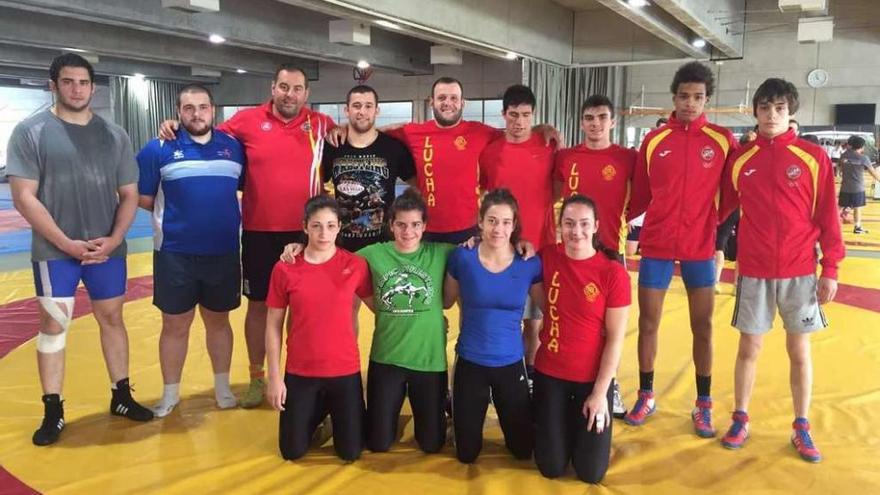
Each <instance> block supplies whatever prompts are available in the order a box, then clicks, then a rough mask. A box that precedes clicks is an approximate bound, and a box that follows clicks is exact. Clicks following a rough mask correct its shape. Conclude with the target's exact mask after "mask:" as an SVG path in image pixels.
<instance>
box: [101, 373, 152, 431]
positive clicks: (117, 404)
mask: <svg viewBox="0 0 880 495" xmlns="http://www.w3.org/2000/svg"><path fill="white" fill-rule="evenodd" d="M111 392H112V393H113V399H111V400H110V414H113V415H116V416H125V417H126V418H128V419H130V420H132V421H149V420H151V419H153V411H151V410H149V409H147V408H146V407H144V406H142V405H140V404H138V403H137V402H136V401H135V400H134V399H133V398H132V396H131V387H130V386H129V385H128V378H123V379H122V380H119V381H118V382H116V390H111Z"/></svg>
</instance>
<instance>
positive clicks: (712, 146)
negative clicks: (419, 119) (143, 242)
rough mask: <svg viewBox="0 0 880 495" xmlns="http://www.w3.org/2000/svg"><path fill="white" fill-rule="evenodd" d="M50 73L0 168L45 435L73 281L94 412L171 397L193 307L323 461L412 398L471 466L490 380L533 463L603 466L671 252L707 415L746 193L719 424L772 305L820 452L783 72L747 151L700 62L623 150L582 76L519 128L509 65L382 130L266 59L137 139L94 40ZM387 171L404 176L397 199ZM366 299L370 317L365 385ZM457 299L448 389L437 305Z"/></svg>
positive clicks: (525, 98) (744, 401)
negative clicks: (23, 251) (577, 134)
mask: <svg viewBox="0 0 880 495" xmlns="http://www.w3.org/2000/svg"><path fill="white" fill-rule="evenodd" d="M50 79H51V82H50V88H51V90H52V91H53V93H54V94H55V95H56V101H55V105H54V106H53V107H51V108H50V109H48V110H46V111H44V112H40V113H38V114H37V115H35V116H33V117H31V118H29V119H27V120H25V121H23V122H22V123H21V124H19V125H18V126H17V127H16V129H15V131H14V132H13V135H12V138H11V140H10V146H9V160H8V162H9V163H8V168H7V174H8V175H9V177H10V183H11V186H12V192H13V199H14V203H15V207H16V208H17V209H18V211H19V212H20V213H21V214H22V216H23V217H24V218H25V219H26V220H27V221H28V222H29V223H30V224H31V226H32V228H33V249H32V256H33V271H34V282H35V285H36V291H37V296H38V301H39V308H40V327H39V332H38V334H37V339H36V345H37V361H38V365H39V372H40V380H41V384H42V388H43V393H44V395H43V403H44V407H45V412H44V418H43V422H42V424H41V425H40V427H39V429H37V431H36V432H35V433H34V436H33V442H34V444H36V445H49V444H52V443H54V442H56V441H57V440H58V439H59V436H60V434H61V432H62V430H63V428H64V414H63V398H62V395H61V394H62V381H63V372H64V349H65V345H66V333H67V330H68V327H69V325H70V321H71V318H72V313H73V296H74V292H75V289H76V287H77V285H78V284H79V282H80V280H82V282H83V283H84V285H85V287H86V290H87V291H88V294H89V298H90V299H91V302H92V306H93V309H94V313H95V317H96V319H97V321H98V324H99V326H100V331H101V344H102V348H103V351H104V357H105V361H106V363H107V368H108V372H109V374H110V379H111V389H112V400H111V404H110V410H111V413H112V414H116V415H121V416H125V417H127V418H129V419H132V420H135V421H148V420H151V419H153V418H154V417H162V416H166V415H168V414H170V413H171V412H172V411H173V409H174V407H175V406H176V405H177V404H178V402H179V400H180V380H181V374H182V369H183V365H184V361H185V358H186V354H187V343H188V339H189V329H190V326H191V324H192V322H193V319H194V316H195V309H196V307H198V309H199V313H200V314H201V317H202V319H203V321H204V323H205V328H206V332H207V335H206V342H207V348H208V353H209V355H210V358H211V363H212V367H213V372H214V380H215V396H216V402H217V406H218V407H219V408H221V409H225V408H230V407H234V406H236V404H238V405H240V406H242V407H245V408H252V407H257V406H259V405H260V404H262V403H263V402H264V401H265V400H266V399H268V402H269V404H271V406H272V407H274V408H275V409H277V410H279V411H280V422H279V448H280V451H281V454H282V456H283V457H284V458H285V459H296V458H299V457H301V456H302V455H304V454H305V453H306V451H307V450H308V448H309V445H310V441H311V439H312V436H313V434H314V432H315V430H316V429H318V428H319V425H320V424H321V423H322V422H323V421H325V419H326V417H327V416H328V414H329V418H330V422H331V423H332V435H333V445H334V448H335V450H336V453H337V454H338V455H339V457H341V458H342V459H345V460H347V461H353V460H355V459H357V458H358V457H359V456H360V454H361V451H362V449H363V448H364V446H366V447H367V448H368V449H370V450H371V451H375V452H382V451H387V450H388V449H389V448H390V447H391V445H392V444H393V442H394V440H395V438H396V435H397V431H398V418H399V414H400V409H401V406H402V404H403V401H404V399H405V398H406V397H408V398H409V401H410V405H411V406H412V411H413V422H414V427H415V438H416V441H417V443H418V445H419V447H420V448H421V449H422V450H423V451H425V452H427V453H434V452H438V451H440V450H441V449H442V447H443V445H444V444H445V443H446V431H447V422H448V421H449V418H448V417H447V416H448V415H451V421H452V426H453V431H454V443H455V451H456V456H457V457H458V459H459V460H460V461H462V462H465V463H470V462H474V461H475V460H476V458H477V456H478V455H479V452H480V449H481V446H482V432H483V423H484V419H485V415H486V411H487V407H488V404H489V403H490V402H491V403H493V404H494V406H495V409H496V411H497V413H498V418H499V423H500V426H501V429H502V431H503V433H504V438H505V444H506V446H507V448H508V449H509V450H510V452H511V453H512V454H513V456H514V457H516V458H518V459H528V458H531V457H532V456H534V459H535V462H536V464H537V466H538V468H539V470H540V472H541V473H542V474H543V475H545V476H547V477H557V476H560V475H562V474H563V473H564V471H565V469H566V467H567V465H568V464H569V463H571V464H572V465H573V466H574V469H575V472H576V474H577V476H578V478H580V479H582V480H584V481H586V482H589V483H597V482H599V481H600V480H601V479H602V478H603V476H604V474H605V472H606V471H607V468H608V462H609V456H610V449H611V433H612V421H611V418H612V415H618V416H621V417H623V420H624V421H625V422H626V423H627V424H629V425H634V426H638V425H642V424H643V423H645V422H646V421H647V419H648V417H650V416H651V415H652V414H654V413H655V411H656V409H657V404H656V399H655V393H654V384H653V381H654V361H655V358H656V355H657V348H658V330H659V326H660V320H661V315H662V313H663V302H664V298H665V295H666V292H667V289H668V287H669V284H670V281H671V278H672V275H673V271H674V267H675V264H676V263H677V264H678V265H679V266H680V272H681V276H682V279H683V281H684V284H685V287H686V292H687V298H688V306H689V316H690V326H691V331H692V334H693V360H694V365H695V371H696V374H695V381H696V400H695V407H694V409H693V410H692V414H691V418H692V422H693V427H694V431H695V433H696V434H697V435H698V436H700V437H704V438H708V437H714V436H716V430H715V427H714V423H713V418H712V408H713V401H712V395H711V375H712V359H713V354H712V314H713V306H714V297H715V290H714V288H715V285H716V260H715V237H716V229H717V228H718V226H719V223H721V221H723V220H724V219H726V218H728V216H729V215H730V214H731V213H732V212H734V211H735V210H739V211H740V212H741V219H740V224H739V228H738V243H739V246H738V269H739V276H738V278H737V291H736V298H737V299H736V308H735V311H734V315H733V325H734V327H736V328H737V329H738V330H739V331H740V343H739V350H738V353H737V356H736V371H735V376H734V380H735V398H734V399H735V412H734V413H733V417H732V422H731V425H730V428H729V429H728V431H727V432H726V433H725V434H724V436H723V438H722V440H721V443H722V445H723V446H725V447H727V448H731V449H737V448H740V447H742V446H743V444H744V443H745V442H746V440H747V438H748V436H749V428H750V422H749V416H748V407H749V401H750V398H751V393H752V388H753V385H754V382H755V378H756V362H757V357H758V354H759V352H760V349H761V344H762V339H763V336H764V334H766V332H768V331H769V330H770V328H771V327H772V323H773V318H774V316H775V313H776V311H777V310H778V311H779V313H780V314H781V316H782V320H783V323H784V328H785V330H786V344H787V345H786V348H787V351H788V355H789V358H790V362H791V392H792V397H793V403H794V416H795V420H794V423H793V430H792V435H791V442H792V444H793V445H794V447H795V449H796V450H797V452H798V453H799V454H800V456H801V457H802V458H803V459H805V460H807V461H811V462H817V461H819V460H820V459H821V455H820V453H819V450H818V449H817V448H816V446H815V445H814V443H813V441H812V437H811V433H810V424H809V422H808V420H807V416H808V410H809V405H810V399H811V384H812V364H811V358H810V340H809V334H810V333H811V332H813V331H816V330H819V329H821V328H823V327H825V326H826V325H827V322H826V320H825V317H824V314H823V312H822V310H821V308H820V304H824V303H826V302H828V301H831V300H832V299H833V298H834V295H835V293H836V288H837V283H836V277H837V266H838V263H839V262H840V261H841V260H842V259H843V256H844V248H843V243H842V240H841V227H840V217H839V215H838V210H837V199H836V195H835V192H834V182H833V172H832V167H831V164H830V161H829V159H828V157H827V155H826V154H825V152H824V150H822V148H821V147H819V146H817V145H814V144H812V143H810V142H807V141H805V140H802V139H799V138H798V137H797V135H796V133H795V132H794V131H793V130H790V129H789V126H788V122H789V118H790V115H794V113H795V112H796V111H797V108H798V94H797V90H796V88H795V87H794V86H793V85H792V84H791V83H789V82H786V81H784V80H782V79H776V78H771V79H767V80H766V81H765V82H764V83H763V84H762V85H761V86H760V87H759V88H758V89H757V90H756V92H755V95H754V100H753V110H754V115H755V117H756V119H757V123H758V125H757V127H758V136H757V139H756V140H755V141H753V142H751V143H749V144H745V145H743V146H741V147H740V146H739V145H738V143H737V142H736V141H735V139H734V137H733V135H732V134H731V133H730V131H728V130H727V129H725V128H723V127H720V126H717V125H715V124H712V123H710V122H708V120H707V119H706V116H705V113H704V111H703V110H704V106H705V105H706V103H707V102H708V101H709V99H710V98H711V97H712V94H713V91H714V78H713V75H712V72H711V70H710V69H709V68H708V67H706V66H705V65H703V64H700V63H698V62H691V63H688V64H685V65H683V66H681V67H680V68H679V70H678V71H677V72H676V74H675V76H674V79H673V81H672V84H671V88H670V89H671V93H672V101H673V105H674V112H673V113H672V115H671V116H670V117H669V119H668V122H666V123H665V124H664V125H662V126H660V127H658V128H657V129H654V130H653V131H651V132H650V133H649V134H648V135H647V136H646V137H645V139H644V140H643V142H642V145H641V148H640V150H638V152H637V151H635V150H628V149H625V148H622V147H620V146H618V145H615V144H613V143H612V142H611V129H612V128H613V127H614V125H615V108H614V105H613V104H612V102H611V101H610V100H609V99H608V98H607V97H605V96H602V95H593V96H590V97H589V98H587V99H586V101H585V102H584V104H583V105H582V107H581V111H580V115H579V118H580V122H581V128H582V130H583V131H584V137H585V139H584V141H583V142H582V143H580V144H578V145H576V146H574V147H571V148H568V149H562V150H557V145H558V142H559V139H558V136H557V134H556V132H555V130H554V129H553V128H552V127H550V126H546V125H539V126H535V125H533V115H534V112H535V109H536V100H535V96H534V94H533V93H532V91H531V90H530V89H529V88H528V87H526V86H523V85H515V86H512V87H510V88H508V89H507V91H506V92H505V93H504V96H503V100H502V103H503V117H504V120H505V129H503V130H498V129H493V128H491V127H488V126H486V125H484V124H482V123H479V122H472V121H465V120H462V109H463V107H464V104H465V101H464V97H463V93H462V91H463V88H462V85H461V83H460V82H459V81H457V80H455V79H453V78H448V77H441V78H439V79H438V80H437V81H436V82H435V83H434V84H433V87H432V90H431V98H430V103H431V108H432V111H433V117H434V119H433V120H430V121H427V122H424V123H419V124H405V125H402V126H391V127H389V128H384V129H377V128H376V126H375V120H376V116H377V115H378V113H379V98H378V94H377V93H376V91H375V90H374V89H373V88H371V87H369V86H365V85H359V86H355V87H354V88H352V89H351V90H350V91H349V93H348V95H347V98H346V105H345V114H346V117H347V118H348V121H347V123H345V124H344V125H337V124H336V123H334V122H333V120H332V119H331V118H330V117H328V116H326V115H323V114H321V113H318V112H315V111H312V110H311V109H310V108H309V107H308V96H309V82H308V78H307V75H306V74H305V73H304V72H303V70H302V69H300V68H297V67H294V66H288V65H282V66H280V67H279V68H278V70H277V72H276V74H275V77H274V78H273V81H272V85H271V99H270V100H269V101H267V102H266V103H265V104H263V105H260V106H258V107H255V108H251V109H246V110H241V111H239V112H238V113H236V114H235V115H234V116H233V117H232V118H231V119H229V120H228V121H226V122H224V123H223V124H221V125H219V126H217V127H214V126H213V121H214V105H213V99H212V96H211V92H210V90H209V89H208V88H206V87H204V86H201V85H197V84H195V85H187V86H185V87H184V88H183V89H181V91H180V92H179V95H178V101H177V103H178V119H177V120H174V121H166V122H164V123H163V124H162V126H161V129H160V132H159V136H160V138H158V139H155V140H153V141H151V142H149V143H148V144H147V145H146V146H145V147H144V148H143V149H142V150H141V151H140V152H139V153H138V154H137V155H136V156H135V154H134V153H133V150H132V149H131V143H130V141H129V139H128V136H127V135H126V134H125V132H124V131H123V130H122V129H121V128H119V127H118V126H116V125H114V124H112V123H110V122H107V121H106V120H104V119H102V118H101V117H100V116H98V115H96V114H94V113H92V111H91V110H90V107H89V101H90V98H91V96H92V94H93V93H94V90H95V85H94V72H93V69H92V67H91V66H90V65H89V63H88V62H87V61H86V60H84V59H83V58H82V57H80V56H78V55H76V54H65V55H62V56H60V57H58V58H57V59H56V60H55V61H54V62H53V64H52V67H51V68H50ZM398 179H400V180H402V181H404V182H406V183H408V184H409V185H410V186H412V187H410V188H408V189H407V190H406V191H405V192H404V193H403V194H402V195H400V196H398V197H396V198H395V183H396V182H397V180H398ZM331 183H332V188H331V189H332V191H333V195H332V196H331V195H329V194H327V193H325V192H324V189H325V184H331ZM238 191H242V197H241V208H240V209H239V202H238ZM559 200H562V203H561V208H558V210H556V211H558V213H555V210H554V207H553V205H554V203H557V202H558V201H559ZM138 206H140V207H142V208H145V209H147V210H150V211H151V212H152V219H153V225H154V231H155V235H154V253H153V276H154V295H153V303H154V304H155V305H156V306H157V307H158V308H159V309H160V310H161V312H162V330H161V335H160V342H159V359H160V363H161V370H162V377H163V383H164V389H163V394H162V398H161V400H160V401H159V403H158V404H156V405H155V406H154V407H152V408H146V407H143V406H142V405H140V404H139V403H138V402H136V401H135V400H134V399H133V398H132V396H131V393H130V386H129V383H128V340H127V334H126V330H125V326H124V323H123V319H122V302H123V297H124V294H125V290H126V265H125V254H126V250H125V240H124V237H125V233H126V231H127V230H128V228H129V226H130V225H131V222H132V220H133V218H134V215H135V210H136V208H137V207H138ZM642 215H644V221H643V225H642V227H641V229H640V230H641V232H640V236H639V241H640V249H641V254H642V257H641V259H640V261H639V266H638V270H639V279H638V304H639V322H638V328H639V335H638V363H639V390H638V394H637V400H636V402H635V404H634V405H633V407H632V408H631V409H630V410H629V411H628V412H627V411H626V409H625V408H624V406H623V402H622V400H620V392H619V387H618V385H617V383H616V380H615V375H616V371H617V368H618V365H619V361H620V355H621V350H622V346H623V337H624V332H625V329H626V326H627V319H628V312H629V306H630V302H631V301H630V298H631V296H630V294H631V291H630V280H629V276H628V275H627V272H626V268H625V265H624V257H623V255H622V253H621V251H622V243H621V232H622V231H623V228H624V219H625V218H626V219H628V220H632V219H636V218H638V217H640V216H642ZM817 244H818V246H819V248H820V249H821V260H820V259H819V254H818V253H817V249H816V247H817ZM239 248H240V249H239ZM279 257H280V258H281V260H280V261H279ZM239 260H240V263H239ZM817 263H818V264H819V265H821V268H822V269H821V273H820V275H819V276H817V275H816V266H817ZM242 292H243V293H244V295H245V296H246V298H247V300H248V302H247V312H246V317H245V336H246V344H247V351H248V358H249V362H250V378H251V379H250V384H249V386H248V389H247V390H246V391H245V392H244V394H243V396H242V397H240V398H236V397H235V395H234V394H233V393H232V391H231V389H230V380H229V369H230V363H231V357H232V341H233V334H232V329H231V326H230V322H229V312H230V311H231V310H234V309H236V308H237V307H238V306H239V305H240V301H241V293H242ZM361 302H362V303H363V304H364V305H366V306H367V307H368V308H369V309H370V310H372V312H373V313H374V314H375V330H374V333H373V342H372V347H371V351H370V359H369V368H368V370H367V384H366V388H367V390H366V403H365V401H364V392H363V385H362V381H361V370H360V357H359V356H360V355H359V350H358V345H357V331H358V323H357V315H358V312H359V308H360V303H361ZM456 303H457V304H458V306H459V308H460V314H461V321H460V334H459V338H458V342H457V344H456V348H455V351H456V361H455V364H454V369H453V377H452V386H451V401H450V400H449V396H450V392H449V388H450V387H449V382H448V376H447V369H448V364H447V357H446V355H447V354H446V341H447V339H446V333H447V327H448V325H447V322H446V320H445V319H444V317H443V310H444V309H445V308H450V307H451V306H452V305H454V304H456ZM288 315H289V320H288V321H289V323H288V331H287V339H286V356H285V364H284V368H283V370H282V368H281V367H280V362H281V357H282V338H283V334H284V332H283V326H284V322H285V319H286V318H287V316H288ZM267 358H268V359H267ZM266 362H267V363H268V370H265V368H264V363H266ZM266 371H268V376H267V373H266ZM449 402H451V411H448V409H449Z"/></svg>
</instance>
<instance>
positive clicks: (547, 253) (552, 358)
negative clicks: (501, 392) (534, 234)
mask: <svg viewBox="0 0 880 495" xmlns="http://www.w3.org/2000/svg"><path fill="white" fill-rule="evenodd" d="M540 255H541V262H542V263H543V269H544V294H545V309H544V325H543V327H542V328H541V334H540V338H541V347H539V348H538V354H537V356H536V357H535V369H537V370H538V371H540V372H541V373H543V374H545V375H548V376H552V377H554V378H559V379H561V380H569V381H573V382H580V383H587V382H593V381H595V380H596V376H597V375H598V374H599V364H600V363H601V362H602V351H603V350H604V349H605V334H606V333H605V310H606V309H608V308H620V307H625V306H629V305H630V299H631V295H630V280H629V275H628V274H627V273H626V269H625V268H624V267H623V265H622V264H620V263H618V262H617V261H614V260H611V259H609V258H608V257H607V256H605V255H604V254H602V253H599V252H597V253H596V254H595V255H594V256H592V257H590V258H588V259H585V260H574V259H571V258H569V257H568V256H567V255H566V254H565V248H564V247H563V245H562V244H556V245H554V246H548V247H546V248H544V249H543V250H541V252H540Z"/></svg>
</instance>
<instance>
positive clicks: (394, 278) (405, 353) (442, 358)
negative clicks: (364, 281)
mask: <svg viewBox="0 0 880 495" xmlns="http://www.w3.org/2000/svg"><path fill="white" fill-rule="evenodd" d="M453 249H455V246H453V245H451V244H439V243H430V242H427V243H422V245H421V247H419V249H418V250H417V251H416V252H414V253H409V254H403V253H399V252H398V251H397V250H396V249H395V248H394V243H393V242H383V243H379V244H373V245H371V246H367V247H365V248H363V249H361V250H360V251H358V253H357V254H359V255H360V256H363V257H364V258H366V260H367V263H368V264H369V265H370V273H371V275H372V278H373V299H374V301H375V305H376V330H375V332H373V348H372V351H371V352H370V360H371V361H376V362H378V363H382V364H391V365H394V366H400V367H403V368H407V369H411V370H416V371H446V328H445V326H444V323H443V277H444V275H445V273H446V259H447V258H448V257H449V253H451V252H452V250H453Z"/></svg>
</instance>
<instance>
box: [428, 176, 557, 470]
mask: <svg viewBox="0 0 880 495" xmlns="http://www.w3.org/2000/svg"><path fill="white" fill-rule="evenodd" d="M479 227H480V231H481V237H482V240H481V242H480V244H479V246H477V248H476V249H466V248H458V249H456V250H455V251H453V252H452V255H450V257H449V264H448V266H447V273H446V282H445V284H444V289H443V298H444V302H445V304H446V305H447V306H451V304H452V302H453V301H455V300H456V299H459V305H460V307H461V332H460V334H459V337H458V344H457V345H456V348H455V350H456V353H457V354H458V358H457V361H456V364H455V371H454V376H453V384H452V422H453V427H454V430H455V451H456V456H457V457H458V460H459V461H461V462H464V463H471V462H474V461H475V460H476V458H477V456H478V455H479V454H480V449H481V448H482V446H483V422H484V420H485V418H486V409H487V407H488V405H489V399H490V394H491V399H492V402H493V403H494V404H495V410H496V412H497V413H498V421H499V423H500V424H501V430H502V432H503V433H504V442H505V444H506V445H507V448H508V449H509V450H510V452H511V453H512V454H513V456H514V457H516V458H517V459H528V458H530V457H531V455H532V446H533V425H532V416H531V412H530V410H531V401H530V397H529V385H528V383H529V382H528V376H527V374H526V369H525V363H524V361H523V339H522V326H521V323H520V322H521V320H522V314H523V307H524V306H525V302H526V296H527V295H529V294H530V293H531V294H532V297H533V299H534V300H539V299H541V298H543V296H544V294H543V289H542V286H541V262H540V260H539V259H538V258H530V259H528V260H524V259H522V258H521V257H520V256H519V255H518V254H516V251H515V249H514V246H515V245H516V243H517V241H518V240H519V233H520V231H521V225H520V224H519V215H518V207H517V203H516V199H514V197H513V195H512V194H510V191H508V190H507V189H496V190H494V191H490V192H489V193H487V194H486V195H485V196H484V197H483V202H482V205H481V206H480V219H479Z"/></svg>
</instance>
